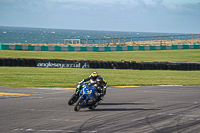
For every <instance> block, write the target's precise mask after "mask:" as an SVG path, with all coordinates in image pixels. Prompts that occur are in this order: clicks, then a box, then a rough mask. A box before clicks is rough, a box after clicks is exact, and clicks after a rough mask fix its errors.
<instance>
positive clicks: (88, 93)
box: [74, 83, 98, 111]
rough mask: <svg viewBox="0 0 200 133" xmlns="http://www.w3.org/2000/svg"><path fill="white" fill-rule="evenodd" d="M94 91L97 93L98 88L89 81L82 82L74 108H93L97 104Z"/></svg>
mask: <svg viewBox="0 0 200 133" xmlns="http://www.w3.org/2000/svg"><path fill="white" fill-rule="evenodd" d="M96 93H98V90H97V89H96V88H95V87H94V86H93V85H92V84H91V83H86V84H84V85H83V86H82V90H81V91H80V97H79V99H78V101H77V103H76V104H75V107H74V110H75V111H79V110H80V109H81V108H89V109H95V108H96V106H97V105H98V102H97V100H96V99H97V97H96Z"/></svg>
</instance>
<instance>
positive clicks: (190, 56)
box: [0, 49, 200, 62]
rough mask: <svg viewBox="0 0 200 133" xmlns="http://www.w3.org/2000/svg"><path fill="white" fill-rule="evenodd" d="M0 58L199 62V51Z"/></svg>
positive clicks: (6, 53) (10, 54) (0, 54)
mask: <svg viewBox="0 0 200 133" xmlns="http://www.w3.org/2000/svg"><path fill="white" fill-rule="evenodd" d="M0 58H35V59H65V60H99V61H121V60H125V61H137V62H141V61H166V62H199V61H200V49H185V50H156V51H113V52H55V51H54V52H52V51H16V50H1V51H0Z"/></svg>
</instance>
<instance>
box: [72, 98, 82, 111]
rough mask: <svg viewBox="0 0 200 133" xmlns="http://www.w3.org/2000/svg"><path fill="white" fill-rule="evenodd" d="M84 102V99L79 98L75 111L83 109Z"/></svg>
mask: <svg viewBox="0 0 200 133" xmlns="http://www.w3.org/2000/svg"><path fill="white" fill-rule="evenodd" d="M82 102H83V99H82V98H79V99H78V102H77V103H76V104H75V107H74V111H79V110H80V109H81V107H82V105H81V104H82Z"/></svg>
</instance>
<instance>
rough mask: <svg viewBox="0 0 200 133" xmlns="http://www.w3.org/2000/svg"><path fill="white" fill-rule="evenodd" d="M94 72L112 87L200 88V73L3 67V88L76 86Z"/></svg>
mask: <svg viewBox="0 0 200 133" xmlns="http://www.w3.org/2000/svg"><path fill="white" fill-rule="evenodd" d="M93 71H97V72H98V73H99V74H100V75H101V76H102V77H104V79H105V80H106V81H107V82H108V86H130V85H200V80H199V79H200V71H169V70H167V71H166V70H165V71H162V70H117V69H116V70H115V69H77V68H37V67H0V75H1V76H0V86H10V87H75V86H76V84H77V83H78V82H79V81H81V80H82V79H83V78H86V77H87V76H89V75H90V74H91V73H92V72H93Z"/></svg>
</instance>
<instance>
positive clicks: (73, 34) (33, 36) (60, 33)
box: [0, 26, 184, 44]
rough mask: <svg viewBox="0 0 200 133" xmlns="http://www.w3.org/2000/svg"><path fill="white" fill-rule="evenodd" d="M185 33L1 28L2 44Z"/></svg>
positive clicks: (54, 42) (46, 42) (0, 38)
mask: <svg viewBox="0 0 200 133" xmlns="http://www.w3.org/2000/svg"><path fill="white" fill-rule="evenodd" d="M181 34H184V33H156V32H129V31H100V30H76V29H54V28H30V27H10V26H0V43H22V44H23V43H30V44H41V43H43V44H59V43H64V39H108V40H109V39H110V40H111V38H130V37H144V36H169V35H181Z"/></svg>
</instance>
